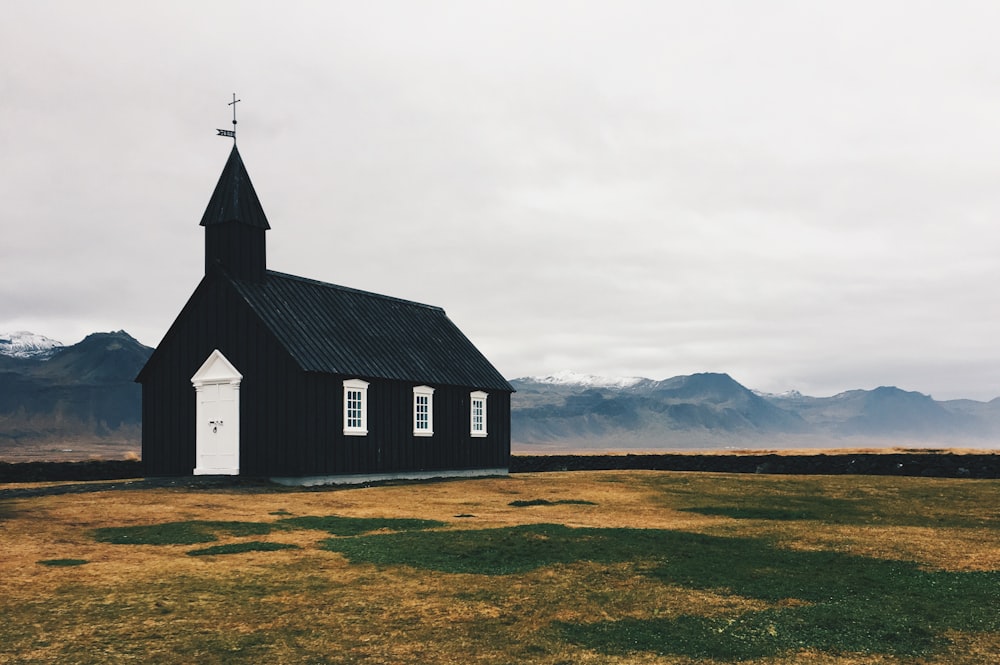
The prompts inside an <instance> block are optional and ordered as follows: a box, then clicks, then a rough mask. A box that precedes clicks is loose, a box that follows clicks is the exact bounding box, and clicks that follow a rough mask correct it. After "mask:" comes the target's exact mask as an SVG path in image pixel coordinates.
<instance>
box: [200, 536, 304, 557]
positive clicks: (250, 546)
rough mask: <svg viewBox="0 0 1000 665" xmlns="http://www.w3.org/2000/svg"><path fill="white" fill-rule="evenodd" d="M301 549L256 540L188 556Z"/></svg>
mask: <svg viewBox="0 0 1000 665" xmlns="http://www.w3.org/2000/svg"><path fill="white" fill-rule="evenodd" d="M297 549H301V548H300V547H299V546H298V545H293V544H291V543H272V542H262V541H259V540H254V541H250V542H246V543H230V544H228V545H213V546H212V547H203V548H201V549H197V550H191V551H190V552H188V553H187V554H188V556H212V555H216V554H242V553H244V552H277V551H279V550H297Z"/></svg>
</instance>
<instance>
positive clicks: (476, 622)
mask: <svg viewBox="0 0 1000 665" xmlns="http://www.w3.org/2000/svg"><path fill="white" fill-rule="evenodd" d="M2 488H3V486H0V489H2ZM811 488H812V489H811ZM811 491H821V492H822V493H823V495H824V496H825V497H828V498H830V499H833V500H845V501H848V500H849V501H854V502H859V503H861V504H862V505H866V502H868V503H873V504H874V503H878V504H879V506H880V510H881V511H883V512H884V513H885V514H891V515H894V516H896V517H894V518H893V519H890V520H888V521H889V522H890V523H888V524H878V523H875V524H871V523H868V524H837V523H826V522H822V521H816V520H783V521H778V520H765V519H733V518H731V517H726V516H722V515H706V514H699V513H697V512H691V511H689V510H684V509H685V508H688V507H690V505H691V501H692V500H693V499H696V498H697V497H715V498H716V499H718V498H719V497H723V498H725V497H743V496H749V497H752V496H756V495H759V494H761V493H770V494H771V495H775V494H777V495H778V496H782V495H783V493H785V494H787V496H788V497H797V496H803V495H806V494H808V493H809V492H811ZM516 499H522V500H524V499H546V500H550V501H553V502H556V501H561V500H574V501H587V502H591V504H581V503H572V504H565V503H554V504H552V505H544V506H534V507H528V508H518V507H513V506H511V505H510V502H511V501H514V500H516ZM998 506H1000V482H998V481H971V480H931V479H914V478H873V477H857V476H850V477H848V476H834V477H822V478H821V477H809V478H787V477H773V476H772V477H768V476H731V475H725V474H684V473H666V472H621V471H615V472H568V473H546V474H523V475H515V476H511V477H508V478H488V479H476V480H461V481H447V482H433V483H420V484H407V485H387V486H377V487H369V488H361V487H359V488H352V489H338V490H331V491H298V490H278V489H274V490H266V491H247V490H241V491H235V490H214V491H207V490H181V489H157V490H152V489H150V490H125V491H104V492H92V493H86V494H69V495H60V496H42V497H36V498H25V499H7V500H0V542H2V543H3V553H2V560H3V575H2V578H0V615H2V616H3V617H4V622H3V625H2V626H0V662H3V663H43V662H44V663H48V662H81V663H91V662H92V663H119V662H130V661H135V662H143V663H149V662H163V663H186V662H199V663H223V662H234V661H237V660H239V661H244V662H275V663H320V662H323V663H354V662H365V663H514V662H531V663H540V664H546V665H555V664H566V663H658V664H663V663H690V662H713V661H692V660H691V659H688V658H685V657H679V656H670V655H662V656H658V655H655V654H652V653H647V652H634V653H631V654H628V655H624V656H614V655H607V654H601V653H597V652H594V651H589V650H586V649H583V648H581V647H578V646H575V645H573V644H569V643H566V642H563V641H560V640H559V639H558V638H557V636H555V634H554V633H553V631H552V630H551V629H550V624H552V622H554V621H570V622H572V621H594V620H599V619H620V618H623V617H635V618H646V617H649V616H665V617H671V616H678V615H681V614H697V615H706V616H712V615H719V614H728V613H732V612H734V611H736V610H750V609H764V608H765V607H766V606H767V605H768V604H767V603H765V602H763V601H760V600H754V599H749V598H742V597H739V596H736V595H732V594H728V593H725V592H724V591H723V590H719V591H712V590H698V589H690V588H685V587H682V586H677V585H671V584H667V583H664V582H662V581H656V580H654V579H652V578H650V577H648V576H645V575H643V574H642V572H643V571H642V569H641V568H642V565H643V564H642V562H626V563H615V564H599V563H593V562H588V561H578V562H574V563H568V564H558V565H554V566H545V567H542V568H539V569H536V570H533V571H530V572H526V573H520V574H513V575H502V576H489V575H474V574H457V573H436V572H433V571H428V570H424V569H420V568H414V567H410V566H399V565H375V564H367V563H349V562H348V561H347V559H345V557H344V556H342V555H341V554H338V553H336V552H331V551H327V550H324V549H322V548H320V547H319V543H320V541H322V540H324V539H326V538H328V537H329V535H328V534H325V533H322V532H319V531H307V530H294V531H274V532H272V533H270V534H267V535H264V536H254V537H253V538H247V537H231V536H230V537H227V536H222V537H220V539H219V543H221V544H226V543H230V542H240V541H246V540H250V539H252V540H262V541H272V542H282V543H290V544H295V545H298V546H300V547H301V549H297V550H283V551H276V552H249V553H243V554H237V555H226V556H204V557H191V556H187V555H186V553H187V552H188V551H189V550H191V549H192V546H189V545H114V544H108V543H102V542H97V541H96V540H95V539H94V537H93V530H94V529H97V528H100V527H109V526H137V525H153V524H161V523H164V522H175V521H186V520H213V521H241V522H274V521H276V520H278V519H279V517H280V516H284V515H295V516H304V515H316V516H325V515H341V516H349V517H388V518H420V519H432V520H439V521H441V522H445V523H447V526H446V527H443V528H446V529H453V530H461V529H473V528H474V529H483V528H494V527H506V526H515V525H522V524H531V523H537V524H541V523H556V524H564V525H567V526H574V527H634V528H655V529H670V530H677V531H684V532H692V533H704V534H712V535H726V536H739V537H758V536H766V537H768V538H770V539H773V541H774V542H775V543H777V544H778V545H779V546H781V547H784V548H789V549H793V550H816V549H824V550H836V551H839V552H845V553H853V554H858V555H862V556H867V557H877V558H883V559H893V560H902V561H914V562H917V563H918V564H920V565H921V566H923V567H925V568H927V569H928V570H954V571H972V570H981V571H995V570H1000V529H997V528H996V526H995V524H994V525H992V526H991V525H990V524H986V523H983V524H979V523H978V522H977V521H976V519H975V518H976V517H977V515H980V516H981V515H986V514H988V515H991V516H993V517H995V516H996V515H997V510H998V508H997V507H998ZM900 515H902V517H899V516H900ZM909 515H913V519H912V522H913V523H907V522H908V520H909V518H908V517H907V516H909ZM937 522H940V523H941V524H942V526H935V524H936V523H937ZM63 558H66V559H80V560H85V561H87V563H86V564H85V565H79V566H69V567H50V566H45V565H40V564H39V563H38V562H39V561H42V560H48V559H63ZM788 602H792V603H794V602H795V601H794V600H789V601H788ZM984 611H997V610H996V608H984ZM949 637H950V638H951V640H952V646H951V647H950V648H949V649H948V650H947V651H945V652H943V653H940V654H937V655H932V656H928V657H926V658H924V659H921V660H912V661H907V660H904V659H900V658H898V657H892V656H888V655H885V656H882V655H878V654H875V655H872V654H867V655H859V654H853V655H852V654H831V653H822V652H818V651H810V650H803V651H799V652H797V653H794V654H784V655H781V656H778V657H774V658H766V659H758V660H752V661H745V662H752V663H760V664H764V663H767V664H772V665H773V664H778V663H817V664H824V665H825V664H834V663H836V664H838V665H850V664H854V663H903V662H920V663H926V664H928V665H930V664H934V665H944V664H945V663H967V664H973V663H977V664H978V663H993V662H996V661H995V660H994V658H995V655H996V654H998V653H1000V635H998V634H995V633H986V634H964V633H958V632H955V633H953V634H951V635H950V636H949ZM720 662H726V661H720Z"/></svg>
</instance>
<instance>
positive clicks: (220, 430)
mask: <svg viewBox="0 0 1000 665" xmlns="http://www.w3.org/2000/svg"><path fill="white" fill-rule="evenodd" d="M242 378H243V376H242V375H241V374H240V373H239V372H238V371H236V368H235V367H233V366H232V364H231V363H230V362H229V361H228V360H226V358H225V356H223V355H222V353H220V352H219V351H217V350H216V351H214V352H212V355H210V356H209V357H208V360H206V361H205V364H203V365H202V366H201V369H199V370H198V372H197V373H196V374H195V375H194V376H193V377H192V378H191V383H192V384H193V385H194V389H195V397H196V399H197V405H196V409H195V418H196V419H197V422H196V426H195V436H196V441H195V467H194V475H196V476H199V475H228V476H235V475H239V472H240V381H241V380H242Z"/></svg>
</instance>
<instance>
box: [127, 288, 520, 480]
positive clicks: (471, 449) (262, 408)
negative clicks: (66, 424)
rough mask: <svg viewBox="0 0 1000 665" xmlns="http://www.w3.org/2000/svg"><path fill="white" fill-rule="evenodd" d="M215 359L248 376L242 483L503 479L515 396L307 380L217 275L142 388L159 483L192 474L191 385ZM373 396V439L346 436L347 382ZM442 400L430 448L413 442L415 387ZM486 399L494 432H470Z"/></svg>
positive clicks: (381, 382) (408, 384)
mask: <svg viewBox="0 0 1000 665" xmlns="http://www.w3.org/2000/svg"><path fill="white" fill-rule="evenodd" d="M216 348H218V349H219V350H220V351H221V352H222V354H223V355H225V356H226V358H227V359H228V360H229V361H230V362H231V363H232V364H233V365H234V366H235V367H236V369H237V370H239V371H240V373H241V374H243V381H242V383H241V386H240V439H241V441H240V473H241V474H243V475H248V476H257V477H260V476H270V477H274V476H289V477H300V476H316V475H342V474H374V473H398V472H403V471H445V470H460V469H480V468H507V466H508V460H509V456H510V429H509V426H510V425H509V423H510V393H509V392H508V391H502V390H490V389H488V387H486V386H479V385H471V386H454V385H442V384H434V383H428V382H425V381H420V382H416V381H400V380H390V379H382V378H378V377H370V376H363V375H342V374H326V373H321V372H311V371H304V370H302V369H301V367H300V365H299V364H298V363H297V362H296V361H295V360H294V359H293V358H292V356H291V355H290V354H289V353H288V352H287V351H286V350H285V348H284V346H283V345H282V344H281V343H279V341H278V339H277V338H276V337H275V336H274V334H273V333H272V331H271V330H270V329H269V328H268V327H267V326H266V325H265V324H264V323H263V322H262V321H261V319H260V318H259V317H258V315H257V313H256V312H255V311H254V310H253V309H252V308H251V307H250V306H249V305H248V303H247V302H246V301H245V300H244V298H243V297H241V295H240V294H239V293H237V291H236V290H235V289H234V288H233V286H232V282H231V281H230V280H229V279H227V278H226V277H224V276H223V275H221V274H218V273H216V274H213V275H210V276H208V277H206V278H205V279H204V280H203V281H202V283H201V284H200V285H199V287H198V289H197V290H196V291H195V293H194V294H193V295H192V297H191V299H190V300H189V301H188V303H187V305H185V307H184V309H183V310H182V312H181V314H180V315H179V316H178V318H177V320H176V321H175V323H174V325H173V326H172V327H171V329H170V331H168V333H167V335H166V336H165V337H164V340H163V342H161V344H160V346H159V347H158V348H157V350H156V352H155V354H154V356H153V357H152V358H151V359H150V362H149V364H148V365H147V366H146V368H144V369H143V371H142V373H141V374H140V377H139V380H140V381H141V382H142V384H143V459H144V463H145V465H146V470H147V473H148V474H149V475H152V476H164V475H165V476H170V475H188V474H190V473H191V472H192V470H193V469H194V466H195V436H196V435H195V412H196V404H195V391H194V388H193V387H192V386H191V381H190V379H191V377H192V376H193V375H194V373H195V372H196V371H197V370H198V368H199V367H200V366H201V364H202V363H203V362H204V361H205V359H206V358H207V357H208V356H209V354H210V353H211V352H212V351H213V350H214V349H216ZM349 378H359V379H363V380H366V381H368V382H369V383H370V385H369V388H368V435H367V436H345V435H344V433H343V380H344V379H349ZM421 384H426V385H430V386H431V387H433V388H435V393H434V436H433V437H416V436H414V435H413V392H412V389H413V387H414V386H416V385H421ZM474 390H486V391H487V392H488V393H489V398H488V399H487V432H488V436H487V437H485V438H474V437H472V436H471V435H470V432H469V399H470V393H471V392H472V391H474Z"/></svg>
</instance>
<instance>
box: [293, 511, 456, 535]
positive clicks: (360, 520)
mask: <svg viewBox="0 0 1000 665" xmlns="http://www.w3.org/2000/svg"><path fill="white" fill-rule="evenodd" d="M278 523H279V524H280V525H281V526H282V527H283V528H295V529H314V530H316V531H326V532H327V533H329V534H331V535H335V536H357V535H360V534H363V533H371V532H372V531H381V530H387V531H419V530H422V529H433V528H435V527H441V526H446V523H445V522H439V521H437V520H420V519H408V518H388V517H342V516H340V515H326V516H322V517H320V516H310V515H307V516H303V517H290V518H287V519H283V520H280V521H279V522H278Z"/></svg>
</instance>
